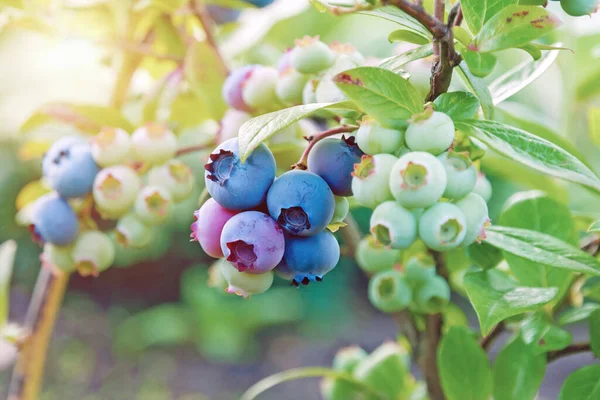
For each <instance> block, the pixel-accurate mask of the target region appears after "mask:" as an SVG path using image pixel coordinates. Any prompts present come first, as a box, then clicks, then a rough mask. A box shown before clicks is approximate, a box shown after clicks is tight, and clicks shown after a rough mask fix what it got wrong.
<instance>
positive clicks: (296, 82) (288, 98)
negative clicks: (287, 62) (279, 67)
mask: <svg viewBox="0 0 600 400" xmlns="http://www.w3.org/2000/svg"><path fill="white" fill-rule="evenodd" d="M309 78H310V77H309V76H308V75H304V74H301V73H299V72H298V71H296V70H295V69H293V68H288V69H286V70H285V71H282V72H280V73H279V78H278V79H277V84H276V85H275V93H277V97H279V100H281V101H282V102H283V103H284V104H290V105H297V104H302V96H303V91H304V87H305V85H306V82H308V80H309Z"/></svg>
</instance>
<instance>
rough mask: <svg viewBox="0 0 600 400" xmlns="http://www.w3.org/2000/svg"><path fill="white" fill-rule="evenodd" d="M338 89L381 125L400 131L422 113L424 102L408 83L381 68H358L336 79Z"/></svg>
mask: <svg viewBox="0 0 600 400" xmlns="http://www.w3.org/2000/svg"><path fill="white" fill-rule="evenodd" d="M333 80H334V82H335V83H336V84H337V86H338V87H339V88H340V89H341V90H342V91H343V92H344V93H345V94H346V95H347V96H348V97H349V98H350V99H351V100H353V101H354V103H355V104H356V105H358V106H359V107H360V108H361V109H362V110H363V111H364V112H366V113H367V114H369V115H371V116H372V117H373V118H375V119H376V120H377V121H379V122H380V123H381V124H382V125H384V126H388V127H393V128H399V127H403V126H406V124H407V123H406V121H407V120H408V119H409V118H410V117H412V115H413V114H416V113H419V112H422V111H423V99H422V98H421V96H420V95H419V92H418V91H417V89H416V88H415V87H414V86H413V85H411V84H410V83H409V82H408V81H407V80H406V79H404V78H402V77H401V76H399V75H396V74H395V73H393V72H392V71H389V70H387V69H383V68H378V67H359V68H354V69H350V70H347V71H344V72H342V73H340V74H338V75H336V76H335V77H334V78H333Z"/></svg>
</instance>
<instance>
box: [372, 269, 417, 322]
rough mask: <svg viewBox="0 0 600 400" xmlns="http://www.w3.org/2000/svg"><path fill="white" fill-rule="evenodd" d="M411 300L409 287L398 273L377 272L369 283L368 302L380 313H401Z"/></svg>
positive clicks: (391, 271)
mask: <svg viewBox="0 0 600 400" xmlns="http://www.w3.org/2000/svg"><path fill="white" fill-rule="evenodd" d="M411 298H412V291H411V289H410V286H408V284H407V283H406V280H405V279H404V276H403V275H402V272H400V271H396V270H389V271H384V272H378V273H377V274H376V275H375V276H373V277H372V278H371V280H370V281H369V300H370V301H371V304H373V306H375V308H377V309H378V310H380V311H383V312H387V313H390V312H398V311H401V310H403V309H405V308H406V307H408V305H409V304H410V300H411Z"/></svg>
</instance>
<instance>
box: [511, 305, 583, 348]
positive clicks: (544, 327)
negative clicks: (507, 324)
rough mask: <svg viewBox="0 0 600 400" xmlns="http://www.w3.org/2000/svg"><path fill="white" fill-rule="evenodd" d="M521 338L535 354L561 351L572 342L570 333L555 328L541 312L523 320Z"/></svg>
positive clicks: (551, 321)
mask: <svg viewBox="0 0 600 400" xmlns="http://www.w3.org/2000/svg"><path fill="white" fill-rule="evenodd" d="M521 337H522V338H523V341H524V342H525V343H527V344H529V345H531V346H532V350H533V351H534V352H535V353H536V354H543V353H547V352H549V351H554V350H562V349H564V348H565V347H567V346H568V345H569V344H570V343H571V342H572V341H573V335H572V334H571V332H569V331H567V330H565V329H563V328H561V327H559V326H557V325H556V324H555V323H554V321H553V320H552V319H551V318H550V317H549V316H548V315H547V314H546V313H542V312H538V313H534V314H532V315H530V316H528V317H527V318H525V319H524V320H523V322H522V324H521Z"/></svg>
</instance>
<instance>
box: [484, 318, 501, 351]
mask: <svg viewBox="0 0 600 400" xmlns="http://www.w3.org/2000/svg"><path fill="white" fill-rule="evenodd" d="M502 332H504V322H500V323H499V324H497V325H496V326H495V327H494V329H492V331H491V332H490V333H489V334H488V335H487V336H484V337H483V338H482V339H481V342H479V344H480V345H481V348H482V349H484V350H487V349H489V348H490V346H491V345H492V343H493V342H494V340H496V339H497V338H498V336H500V334H502Z"/></svg>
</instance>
